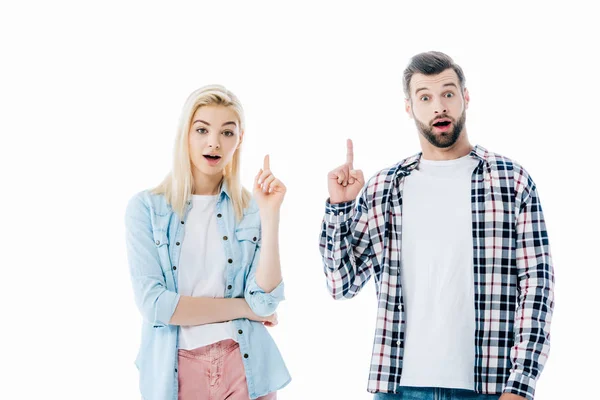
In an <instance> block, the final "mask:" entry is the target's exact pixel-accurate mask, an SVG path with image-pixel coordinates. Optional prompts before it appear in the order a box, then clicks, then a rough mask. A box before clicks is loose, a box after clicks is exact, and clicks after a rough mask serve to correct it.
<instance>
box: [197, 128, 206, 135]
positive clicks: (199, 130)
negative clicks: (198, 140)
mask: <svg viewBox="0 0 600 400" xmlns="http://www.w3.org/2000/svg"><path fill="white" fill-rule="evenodd" d="M196 132H198V133H201V134H205V133H208V131H207V130H206V129H204V128H198V129H196Z"/></svg>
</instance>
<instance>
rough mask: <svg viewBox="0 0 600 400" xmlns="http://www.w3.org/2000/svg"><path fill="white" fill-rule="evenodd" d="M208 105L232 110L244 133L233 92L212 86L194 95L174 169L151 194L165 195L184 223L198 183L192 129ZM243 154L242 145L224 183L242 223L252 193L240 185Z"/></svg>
mask: <svg viewBox="0 0 600 400" xmlns="http://www.w3.org/2000/svg"><path fill="white" fill-rule="evenodd" d="M208 105H218V106H224V107H229V108H231V110H232V111H233V112H234V113H235V114H236V116H237V118H238V121H239V125H240V131H243V130H244V110H243V109H242V104H241V103H240V101H239V100H238V98H237V97H236V96H235V95H234V94H233V93H231V92H230V91H229V90H227V89H225V88H224V87H223V86H220V85H209V86H204V87H202V88H200V89H198V90H196V91H194V92H193V93H192V94H190V96H189V97H188V99H187V100H186V102H185V104H184V106H183V110H182V112H181V117H180V119H179V126H178V128H177V136H176V138H175V148H174V154H173V169H172V171H171V172H170V173H169V174H168V175H167V177H166V178H165V179H164V180H163V181H162V183H161V184H160V185H158V186H157V187H155V188H154V189H152V190H151V192H152V193H155V194H162V195H164V196H165V199H166V200H167V203H168V204H170V205H171V208H172V209H173V210H174V211H175V212H176V213H177V214H178V215H179V217H180V218H182V219H183V216H184V215H185V210H186V204H187V202H188V201H189V200H190V199H191V196H192V194H193V193H194V179H193V175H192V165H191V161H190V152H189V144H188V137H189V133H190V125H191V123H192V117H193V116H194V113H195V112H196V110H197V109H198V108H200V107H203V106H208ZM240 151H241V143H240V146H239V147H238V149H237V150H236V151H235V153H233V158H232V160H231V162H230V163H229V164H227V165H226V166H225V168H224V170H223V180H224V181H225V182H226V183H227V189H228V193H229V195H230V197H231V201H232V204H233V209H234V211H235V216H236V219H237V220H238V221H240V220H241V219H242V217H243V215H244V209H245V208H246V207H248V205H249V203H250V192H249V191H248V190H246V189H245V188H244V187H243V186H242V184H241V182H240ZM222 182H223V181H221V183H222Z"/></svg>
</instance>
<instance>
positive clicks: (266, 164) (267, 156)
mask: <svg viewBox="0 0 600 400" xmlns="http://www.w3.org/2000/svg"><path fill="white" fill-rule="evenodd" d="M269 164H270V162H269V155H268V154H267V155H266V156H265V161H264V163H263V171H266V170H269V169H271V168H270V166H269Z"/></svg>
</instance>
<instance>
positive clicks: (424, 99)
mask: <svg viewBox="0 0 600 400" xmlns="http://www.w3.org/2000/svg"><path fill="white" fill-rule="evenodd" d="M428 100H429V96H421V101H428Z"/></svg>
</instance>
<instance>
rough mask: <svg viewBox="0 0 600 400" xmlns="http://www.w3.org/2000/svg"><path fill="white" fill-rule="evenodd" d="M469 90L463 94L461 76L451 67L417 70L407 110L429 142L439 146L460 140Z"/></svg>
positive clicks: (411, 83) (411, 82)
mask: <svg viewBox="0 0 600 400" xmlns="http://www.w3.org/2000/svg"><path fill="white" fill-rule="evenodd" d="M468 105H469V92H468V91H467V89H466V88H465V89H464V91H463V93H461V89H460V83H459V81H458V76H457V75H456V72H454V70H453V69H452V68H449V69H447V70H445V71H442V72H441V73H439V74H437V75H423V74H420V73H416V74H414V75H413V76H412V79H411V81H410V99H407V100H406V112H407V113H408V114H409V116H411V117H412V118H414V120H415V124H416V126H417V129H418V130H419V132H420V133H421V135H423V136H424V137H425V138H426V139H427V140H428V141H429V143H431V144H432V145H434V146H435V147H439V148H447V147H450V146H452V145H453V144H454V143H456V141H457V140H458V139H459V137H460V135H461V133H462V131H463V129H464V126H465V120H466V113H465V111H466V109H467V107H468Z"/></svg>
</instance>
